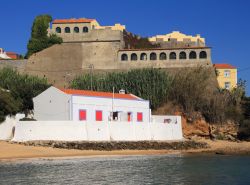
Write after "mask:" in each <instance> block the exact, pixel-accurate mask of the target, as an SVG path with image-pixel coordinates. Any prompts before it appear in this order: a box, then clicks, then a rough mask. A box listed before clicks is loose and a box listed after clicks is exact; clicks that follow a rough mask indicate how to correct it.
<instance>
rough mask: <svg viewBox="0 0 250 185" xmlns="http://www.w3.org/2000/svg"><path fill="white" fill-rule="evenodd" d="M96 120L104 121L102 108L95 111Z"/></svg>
mask: <svg viewBox="0 0 250 185" xmlns="http://www.w3.org/2000/svg"><path fill="white" fill-rule="evenodd" d="M95 120H96V121H102V111H101V110H97V111H95Z"/></svg>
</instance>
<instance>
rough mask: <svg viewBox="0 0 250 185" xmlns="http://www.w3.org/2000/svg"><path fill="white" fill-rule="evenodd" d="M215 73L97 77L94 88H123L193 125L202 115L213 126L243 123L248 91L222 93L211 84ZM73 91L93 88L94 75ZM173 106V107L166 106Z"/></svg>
mask: <svg viewBox="0 0 250 185" xmlns="http://www.w3.org/2000/svg"><path fill="white" fill-rule="evenodd" d="M212 75H215V74H213V73H211V70H209V69H208V68H202V67H197V68H193V69H185V70H182V71H179V72H177V73H175V74H174V75H173V74H172V75H170V74H168V73H166V72H165V71H163V70H160V69H136V70H131V71H128V72H119V73H108V74H106V75H99V74H95V75H93V77H92V88H93V90H98V91H109V92H112V88H113V87H114V88H115V91H116V92H118V91H119V90H120V89H124V90H126V93H132V94H135V95H137V96H139V97H142V98H144V99H147V100H150V103H151V109H152V110H153V111H154V112H155V113H157V112H158V109H159V108H160V107H162V106H165V107H167V108H166V109H164V111H163V112H161V113H162V114H172V113H173V110H175V111H179V112H182V113H183V114H184V115H185V116H186V117H188V120H190V121H191V122H192V121H193V120H195V119H197V115H199V116H200V115H201V116H202V117H203V118H204V119H205V120H206V121H207V122H209V123H225V122H227V121H233V122H235V123H239V122H240V121H241V120H242V119H243V112H242V111H243V110H242V106H241V101H242V97H243V93H244V88H243V87H242V86H239V87H238V88H236V89H234V90H233V91H231V92H229V91H227V90H221V89H218V88H216V87H215V84H212V83H211V78H212ZM71 88H75V89H89V90H90V89H91V75H90V74H85V75H82V76H79V77H77V78H75V79H74V80H73V81H72V83H71ZM166 105H170V106H166Z"/></svg>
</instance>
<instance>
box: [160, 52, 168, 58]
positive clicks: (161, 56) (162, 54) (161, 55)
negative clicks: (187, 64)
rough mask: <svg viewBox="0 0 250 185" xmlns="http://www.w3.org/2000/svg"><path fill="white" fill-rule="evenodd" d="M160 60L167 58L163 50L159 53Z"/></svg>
mask: <svg viewBox="0 0 250 185" xmlns="http://www.w3.org/2000/svg"><path fill="white" fill-rule="evenodd" d="M160 60H167V55H166V53H164V52H162V53H160Z"/></svg>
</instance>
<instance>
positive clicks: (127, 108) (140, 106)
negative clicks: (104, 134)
mask: <svg viewBox="0 0 250 185" xmlns="http://www.w3.org/2000/svg"><path fill="white" fill-rule="evenodd" d="M112 105H113V111H122V112H131V113H132V121H133V122H136V121H137V112H142V113H143V121H142V122H145V123H146V122H149V121H150V115H151V111H150V108H149V101H147V100H129V99H113V100H112V98H102V97H88V96H72V119H71V120H73V121H79V110H80V109H84V110H86V111H87V121H88V122H94V121H95V111H96V110H101V111H102V113H103V121H108V120H109V116H110V112H111V111H112Z"/></svg>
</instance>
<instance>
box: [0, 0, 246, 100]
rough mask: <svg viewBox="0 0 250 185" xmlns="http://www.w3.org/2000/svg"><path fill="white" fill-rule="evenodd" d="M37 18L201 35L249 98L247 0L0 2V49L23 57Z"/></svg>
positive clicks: (144, 33) (148, 32) (214, 57)
mask: <svg viewBox="0 0 250 185" xmlns="http://www.w3.org/2000/svg"><path fill="white" fill-rule="evenodd" d="M40 14H50V15H51V16H52V17H53V18H71V17H74V18H80V17H87V18H95V19H97V21H98V22H99V23H100V24H101V25H113V24H114V23H121V24H125V25H126V28H127V30H128V31H130V32H133V33H136V34H139V35H142V36H152V35H156V34H165V33H169V32H171V31H173V30H179V31H181V32H183V33H186V34H193V35H195V34H197V33H199V34H201V36H202V37H205V38H206V44H207V45H208V46H211V47H212V61H213V63H230V64H233V65H235V66H236V67H237V68H238V70H239V73H238V76H239V78H242V79H245V80H247V82H248V87H247V91H248V95H250V75H249V74H250V36H249V34H250V1H248V0H234V1H233V0H126V1H119V0H88V1H85V0H23V1H22V0H1V11H0V17H1V21H0V28H1V34H0V47H3V48H5V50H6V51H14V52H18V53H20V54H25V52H26V45H27V41H28V39H29V37H30V30H31V25H32V21H33V19H34V18H35V16H37V15H40Z"/></svg>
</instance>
